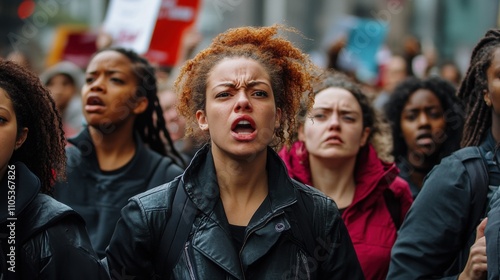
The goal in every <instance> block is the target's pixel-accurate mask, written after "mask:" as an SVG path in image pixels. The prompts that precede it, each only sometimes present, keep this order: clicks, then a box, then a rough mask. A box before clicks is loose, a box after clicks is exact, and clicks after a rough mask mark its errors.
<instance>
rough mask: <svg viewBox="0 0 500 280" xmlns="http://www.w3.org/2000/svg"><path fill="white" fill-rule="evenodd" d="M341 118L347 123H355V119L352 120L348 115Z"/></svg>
mask: <svg viewBox="0 0 500 280" xmlns="http://www.w3.org/2000/svg"><path fill="white" fill-rule="evenodd" d="M342 118H343V119H344V120H346V121H348V122H353V121H356V118H354V117H353V116H350V115H344V116H343V117H342Z"/></svg>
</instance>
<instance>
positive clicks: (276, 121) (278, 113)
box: [274, 108, 281, 128]
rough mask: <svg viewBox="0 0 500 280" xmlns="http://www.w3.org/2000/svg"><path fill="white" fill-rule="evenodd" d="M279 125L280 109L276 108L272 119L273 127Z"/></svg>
mask: <svg viewBox="0 0 500 280" xmlns="http://www.w3.org/2000/svg"><path fill="white" fill-rule="evenodd" d="M280 125H281V109H280V108H276V116H275V121H274V128H279V127H280Z"/></svg>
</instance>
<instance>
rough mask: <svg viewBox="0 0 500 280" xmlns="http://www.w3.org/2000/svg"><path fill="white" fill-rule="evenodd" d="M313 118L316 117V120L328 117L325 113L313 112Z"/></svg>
mask: <svg viewBox="0 0 500 280" xmlns="http://www.w3.org/2000/svg"><path fill="white" fill-rule="evenodd" d="M311 118H312V119H315V120H323V119H325V118H326V116H325V114H313V115H312V116H311Z"/></svg>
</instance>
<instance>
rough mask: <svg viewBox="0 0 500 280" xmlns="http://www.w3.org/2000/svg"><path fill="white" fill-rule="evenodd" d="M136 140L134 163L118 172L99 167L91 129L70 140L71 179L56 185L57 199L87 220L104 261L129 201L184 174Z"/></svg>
mask: <svg viewBox="0 0 500 280" xmlns="http://www.w3.org/2000/svg"><path fill="white" fill-rule="evenodd" d="M135 140H136V143H137V149H136V153H135V155H134V157H133V158H132V160H131V161H130V162H129V163H127V164H126V165H125V166H124V167H122V168H120V169H118V170H115V171H111V172H104V171H102V170H101V169H100V168H99V163H98V162H97V157H96V154H95V148H94V144H93V143H92V139H91V138H90V134H89V131H88V128H87V129H85V130H83V131H82V132H81V133H80V135H78V136H77V137H76V138H72V139H70V140H69V142H70V143H71V144H73V145H74V146H71V147H68V148H67V149H66V156H67V159H68V160H67V168H66V169H67V180H66V182H60V183H58V184H56V186H55V191H54V198H56V199H57V200H59V201H61V202H62V203H65V204H67V205H68V206H70V207H71V208H73V209H75V211H77V212H78V213H79V214H80V215H81V216H82V217H83V219H84V220H85V222H86V223H87V228H88V232H89V236H90V240H91V241H92V245H93V246H94V249H95V251H96V252H97V254H98V255H99V257H101V258H102V257H104V256H105V250H106V247H107V246H108V244H109V240H110V239H111V235H112V234H113V230H114V228H115V225H116V222H117V221H118V219H119V218H120V210H121V208H122V207H123V206H125V205H126V204H127V200H128V199H129V198H130V197H132V196H134V195H136V194H139V193H142V192H144V191H146V190H148V189H151V188H154V187H156V186H159V185H161V184H164V183H166V182H169V181H171V180H173V179H174V178H175V177H176V176H178V175H180V174H182V171H183V170H182V168H180V167H179V166H178V165H176V164H175V163H174V162H173V161H172V159H171V158H169V157H164V156H161V155H159V154H157V153H156V152H154V151H152V150H151V149H149V148H147V147H146V146H144V144H143V143H142V141H141V140H140V139H139V137H136V139H135Z"/></svg>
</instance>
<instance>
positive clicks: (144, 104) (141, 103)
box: [132, 97, 149, 115]
mask: <svg viewBox="0 0 500 280" xmlns="http://www.w3.org/2000/svg"><path fill="white" fill-rule="evenodd" d="M148 104H149V101H148V99H147V98H146V97H139V98H138V99H137V101H136V102H135V107H134V108H133V109H132V112H134V114H136V115H140V114H142V113H144V111H146V109H147V108H148Z"/></svg>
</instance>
